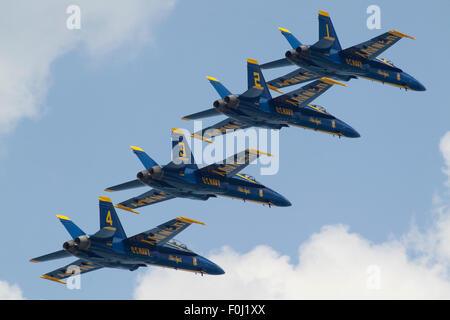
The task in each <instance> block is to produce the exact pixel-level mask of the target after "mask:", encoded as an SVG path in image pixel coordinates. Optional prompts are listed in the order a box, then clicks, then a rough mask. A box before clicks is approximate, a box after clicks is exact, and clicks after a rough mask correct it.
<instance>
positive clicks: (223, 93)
mask: <svg viewBox="0 0 450 320" xmlns="http://www.w3.org/2000/svg"><path fill="white" fill-rule="evenodd" d="M206 79H208V80H209V83H211V85H212V86H213V88H214V89H215V90H216V91H217V93H218V94H219V96H220V97H221V98H222V99H224V98H225V97H226V96H229V95H230V94H231V92H230V90H228V89H227V88H225V86H224V85H223V84H222V83H221V82H220V81H219V80H217V79H216V78H213V77H206Z"/></svg>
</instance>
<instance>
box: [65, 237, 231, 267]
mask: <svg viewBox="0 0 450 320" xmlns="http://www.w3.org/2000/svg"><path fill="white" fill-rule="evenodd" d="M69 252H70V251H69ZM70 253H71V254H72V255H74V256H76V257H77V258H79V259H83V260H85V261H91V262H93V263H95V264H96V265H100V266H103V267H107V268H118V269H126V270H131V271H133V270H136V269H137V268H138V267H141V266H147V265H154V266H159V267H166V268H172V269H180V270H185V271H192V272H195V273H201V274H212V275H219V274H223V273H224V271H223V270H222V269H221V268H220V267H219V266H218V265H216V264H215V263H213V262H212V261H210V260H208V259H206V258H205V257H202V256H200V255H198V254H196V253H194V252H192V251H190V250H189V249H187V248H185V247H183V245H180V244H177V243H175V242H168V243H166V244H164V245H162V246H160V245H154V244H152V243H151V241H149V240H146V239H140V240H135V241H131V240H129V239H125V240H121V241H120V242H118V243H112V242H111V241H109V242H108V241H106V242H103V241H96V240H91V242H90V247H89V248H88V249H86V250H76V251H73V252H70Z"/></svg>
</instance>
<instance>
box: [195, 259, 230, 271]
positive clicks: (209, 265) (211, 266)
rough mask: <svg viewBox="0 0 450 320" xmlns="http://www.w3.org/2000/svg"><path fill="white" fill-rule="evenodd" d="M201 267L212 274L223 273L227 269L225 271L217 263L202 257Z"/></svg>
mask: <svg viewBox="0 0 450 320" xmlns="http://www.w3.org/2000/svg"><path fill="white" fill-rule="evenodd" d="M200 260H201V266H200V267H201V269H202V270H203V271H204V272H206V273H207V274H211V275H221V274H224V273H225V271H223V269H222V268H221V267H219V266H218V265H217V264H215V263H214V262H212V261H210V260H208V259H206V258H203V257H201V258H200Z"/></svg>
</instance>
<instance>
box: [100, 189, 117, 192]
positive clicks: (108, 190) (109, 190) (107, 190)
mask: <svg viewBox="0 0 450 320" xmlns="http://www.w3.org/2000/svg"><path fill="white" fill-rule="evenodd" d="M103 191H106V192H114V191H115V190H111V189H108V188H106V189H105V190H103Z"/></svg>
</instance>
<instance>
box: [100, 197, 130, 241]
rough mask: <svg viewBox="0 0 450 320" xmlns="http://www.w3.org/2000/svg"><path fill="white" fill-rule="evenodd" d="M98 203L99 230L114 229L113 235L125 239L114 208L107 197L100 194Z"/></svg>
mask: <svg viewBox="0 0 450 320" xmlns="http://www.w3.org/2000/svg"><path fill="white" fill-rule="evenodd" d="M98 204H99V209H100V230H102V229H110V230H113V229H115V233H114V236H115V237H117V238H120V239H126V238H127V236H126V234H125V231H124V230H123V227H122V224H121V223H120V220H119V217H118V216H117V213H116V209H114V206H113V204H112V202H111V199H110V198H108V197H102V196H100V197H99V198H98Z"/></svg>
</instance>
